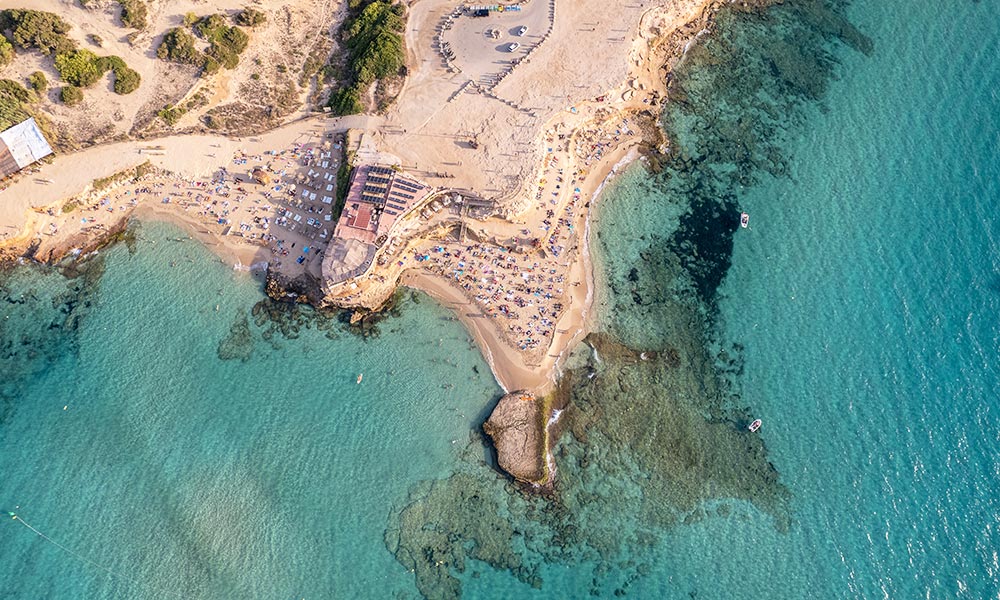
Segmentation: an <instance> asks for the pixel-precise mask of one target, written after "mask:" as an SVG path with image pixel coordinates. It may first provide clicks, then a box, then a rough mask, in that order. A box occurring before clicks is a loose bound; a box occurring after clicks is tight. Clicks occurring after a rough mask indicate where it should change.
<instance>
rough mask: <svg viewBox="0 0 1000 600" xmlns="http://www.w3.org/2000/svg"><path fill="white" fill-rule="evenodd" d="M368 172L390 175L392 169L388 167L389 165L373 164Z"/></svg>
mask: <svg viewBox="0 0 1000 600" xmlns="http://www.w3.org/2000/svg"><path fill="white" fill-rule="evenodd" d="M368 172H369V173H375V174H376V175H391V174H392V169H390V168H389V167H378V166H375V167H372V168H371V169H369V171H368Z"/></svg>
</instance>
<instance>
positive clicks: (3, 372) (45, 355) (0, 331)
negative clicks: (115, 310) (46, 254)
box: [0, 256, 104, 435]
mask: <svg viewBox="0 0 1000 600" xmlns="http://www.w3.org/2000/svg"><path fill="white" fill-rule="evenodd" d="M103 273H104V258H103V257H101V256H95V257H92V258H89V259H85V260H83V261H79V262H76V263H73V264H72V265H69V266H56V267H49V266H41V265H34V264H32V265H26V266H22V267H18V268H11V269H0V306H2V309H0V435H3V424H4V423H5V422H6V421H7V420H8V419H9V418H10V417H11V415H12V413H13V411H14V409H15V399H17V398H19V397H21V396H22V393H21V391H22V390H23V389H24V388H25V387H26V386H29V385H30V384H31V382H32V379H33V378H35V377H37V376H39V375H40V374H42V373H43V372H44V371H45V370H47V369H50V368H55V367H56V366H57V365H58V364H59V362H60V361H63V360H75V358H76V356H77V353H78V350H79V340H78V338H77V331H78V330H79V328H80V325H81V323H82V321H83V320H84V319H86V317H87V313H88V312H89V311H90V310H91V308H92V307H93V305H94V303H95V302H97V296H98V289H99V287H100V281H101V276H102V274H103Z"/></svg>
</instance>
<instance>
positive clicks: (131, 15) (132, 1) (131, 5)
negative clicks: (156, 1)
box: [118, 0, 148, 29]
mask: <svg viewBox="0 0 1000 600" xmlns="http://www.w3.org/2000/svg"><path fill="white" fill-rule="evenodd" d="M118 3H119V4H121V5H122V25H124V26H126V27H131V28H132V29H145V28H146V14H147V12H148V11H147V9H146V5H145V4H144V3H143V2H142V1H141V0H118Z"/></svg>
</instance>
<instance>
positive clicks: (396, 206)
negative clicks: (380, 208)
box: [386, 202, 406, 210]
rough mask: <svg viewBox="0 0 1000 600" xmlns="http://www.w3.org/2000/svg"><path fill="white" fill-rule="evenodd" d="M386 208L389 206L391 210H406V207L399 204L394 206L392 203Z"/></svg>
mask: <svg viewBox="0 0 1000 600" xmlns="http://www.w3.org/2000/svg"><path fill="white" fill-rule="evenodd" d="M386 206H388V207H389V208H395V209H396V210H406V207H405V206H400V205H398V204H392V203H391V202H390V203H387V204H386Z"/></svg>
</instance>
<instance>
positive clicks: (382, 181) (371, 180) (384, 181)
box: [365, 175, 389, 185]
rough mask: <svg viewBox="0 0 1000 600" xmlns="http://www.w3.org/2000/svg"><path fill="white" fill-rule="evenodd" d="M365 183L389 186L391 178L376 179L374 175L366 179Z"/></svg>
mask: <svg viewBox="0 0 1000 600" xmlns="http://www.w3.org/2000/svg"><path fill="white" fill-rule="evenodd" d="M365 182H366V183H375V184H379V185H389V178H388V177H375V176H373V175H369V176H368V179H366V180H365Z"/></svg>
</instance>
